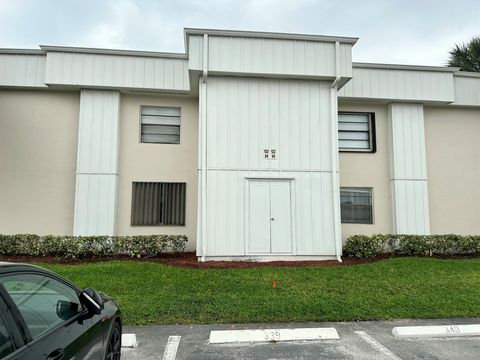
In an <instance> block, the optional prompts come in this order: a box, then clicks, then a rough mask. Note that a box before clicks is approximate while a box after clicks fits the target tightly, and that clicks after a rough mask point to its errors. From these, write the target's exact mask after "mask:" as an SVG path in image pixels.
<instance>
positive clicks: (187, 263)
mask: <svg viewBox="0 0 480 360" xmlns="http://www.w3.org/2000/svg"><path fill="white" fill-rule="evenodd" d="M388 257H389V256H382V257H375V258H363V259H354V258H342V262H338V261H336V260H322V261H269V262H258V261H248V260H243V261H206V262H200V261H198V258H197V255H196V254H195V253H194V252H187V253H184V254H181V255H178V256H175V255H171V254H165V255H162V256H161V257H155V258H140V259H136V258H131V257H128V256H112V257H101V258H89V259H58V258H55V257H42V258H38V257H31V256H18V257H0V261H6V262H20V263H36V262H41V263H48V264H71V265H76V264H85V263H95V262H102V261H113V260H128V261H148V262H155V263H160V264H165V265H173V266H178V267H186V268H196V269H234V268H238V269H246V268H256V267H264V266H280V267H303V266H351V265H358V264H365V263H371V262H375V261H378V260H381V259H385V258H388Z"/></svg>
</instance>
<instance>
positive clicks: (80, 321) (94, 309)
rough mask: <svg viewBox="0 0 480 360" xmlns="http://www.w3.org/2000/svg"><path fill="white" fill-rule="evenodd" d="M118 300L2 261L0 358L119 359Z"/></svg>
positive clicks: (33, 268) (44, 272)
mask: <svg viewBox="0 0 480 360" xmlns="http://www.w3.org/2000/svg"><path fill="white" fill-rule="evenodd" d="M121 338H122V319H121V313H120V310H119V308H118V305H117V304H116V303H115V301H114V300H113V299H111V298H109V297H107V296H105V295H103V294H100V293H98V292H96V291H95V290H93V289H85V290H83V291H82V290H80V289H78V288H77V287H76V286H75V285H73V284H72V283H70V282H69V281H67V280H65V279H64V278H62V277H60V276H59V275H57V274H55V273H53V272H51V271H48V270H45V269H42V268H40V267H37V266H32V265H25V264H13V263H2V262H0V359H5V360H6V359H8V360H13V359H15V360H17V359H18V360H19V359H22V360H40V359H46V360H60V359H65V360H67V359H89V360H93V359H95V360H103V359H108V360H118V359H120V350H121Z"/></svg>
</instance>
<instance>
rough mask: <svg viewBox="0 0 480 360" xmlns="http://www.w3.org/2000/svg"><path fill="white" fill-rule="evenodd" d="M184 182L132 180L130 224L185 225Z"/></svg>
mask: <svg viewBox="0 0 480 360" xmlns="http://www.w3.org/2000/svg"><path fill="white" fill-rule="evenodd" d="M185 191H186V184H185V183H170V182H168V183H167V182H159V183H156V182H134V183H133V185H132V220H131V224H132V225H185Z"/></svg>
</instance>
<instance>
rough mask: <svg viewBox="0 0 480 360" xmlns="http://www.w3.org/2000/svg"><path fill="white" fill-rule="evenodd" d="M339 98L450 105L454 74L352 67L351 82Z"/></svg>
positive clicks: (453, 97) (453, 96) (452, 95)
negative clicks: (436, 102) (415, 101)
mask: <svg viewBox="0 0 480 360" xmlns="http://www.w3.org/2000/svg"><path fill="white" fill-rule="evenodd" d="M339 97H347V98H369V99H390V100H418V101H439V102H451V101H454V100H455V93H454V86H453V73H452V72H446V71H426V70H423V71H421V70H406V69H382V68H364V67H355V66H354V67H353V79H352V80H350V81H349V82H348V83H347V84H346V85H345V86H344V87H343V88H342V89H340V90H339Z"/></svg>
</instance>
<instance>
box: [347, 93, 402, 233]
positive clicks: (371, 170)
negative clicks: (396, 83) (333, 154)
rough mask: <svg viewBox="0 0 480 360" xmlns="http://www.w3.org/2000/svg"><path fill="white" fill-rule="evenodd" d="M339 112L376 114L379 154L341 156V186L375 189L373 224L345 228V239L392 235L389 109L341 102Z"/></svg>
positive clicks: (381, 105) (348, 154)
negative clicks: (369, 235)
mask: <svg viewBox="0 0 480 360" xmlns="http://www.w3.org/2000/svg"><path fill="white" fill-rule="evenodd" d="M338 110H339V111H359V112H373V113H375V125H376V139H377V142H376V143H377V151H376V152H375V153H348V152H340V155H339V158H340V159H339V161H340V186H346V187H372V188H373V211H374V214H373V222H374V223H373V224H342V227H341V229H342V238H343V241H344V242H345V240H346V238H347V237H348V236H350V235H355V234H378V233H391V232H392V231H393V225H392V200H391V189H390V173H389V169H390V167H389V159H388V118H387V105H383V104H354V103H344V102H340V103H339V106H338Z"/></svg>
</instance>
